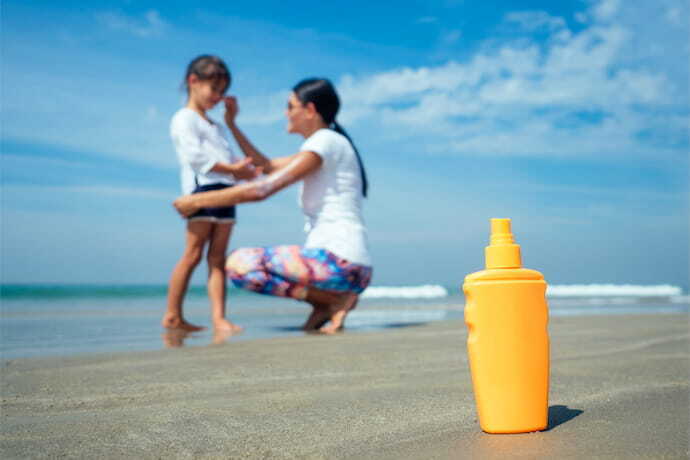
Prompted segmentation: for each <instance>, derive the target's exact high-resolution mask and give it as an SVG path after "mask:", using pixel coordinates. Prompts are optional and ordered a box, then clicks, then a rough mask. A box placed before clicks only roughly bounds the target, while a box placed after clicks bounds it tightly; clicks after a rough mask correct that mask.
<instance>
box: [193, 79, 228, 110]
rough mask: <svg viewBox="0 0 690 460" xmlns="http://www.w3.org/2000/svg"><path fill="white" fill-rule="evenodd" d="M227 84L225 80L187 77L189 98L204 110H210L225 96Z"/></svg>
mask: <svg viewBox="0 0 690 460" xmlns="http://www.w3.org/2000/svg"><path fill="white" fill-rule="evenodd" d="M227 87H228V82H227V81H225V80H200V79H199V78H198V77H197V76H196V75H192V76H190V77H189V98H190V99H192V100H193V101H194V103H195V104H196V105H197V106H199V107H200V108H202V109H204V110H211V109H212V108H213V107H215V105H216V104H218V103H219V102H220V101H221V100H222V99H223V96H224V95H225V91H226V90H227Z"/></svg>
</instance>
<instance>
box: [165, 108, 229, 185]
mask: <svg viewBox="0 0 690 460" xmlns="http://www.w3.org/2000/svg"><path fill="white" fill-rule="evenodd" d="M170 137H172V141H173V144H174V146H175V151H176V152H177V158H178V160H179V161H180V182H181V183H182V193H183V194H185V195H187V194H190V193H192V191H193V190H194V187H195V185H196V184H195V181H194V179H195V177H196V180H197V182H198V184H199V185H207V184H218V183H221V184H228V185H233V184H234V183H235V178H234V177H233V176H231V175H227V174H221V173H216V172H213V171H211V168H213V165H215V164H216V163H219V162H222V163H234V162H235V161H237V159H236V157H235V155H234V154H233V152H232V150H231V149H230V143H229V142H228V139H227V137H226V134H225V130H224V129H223V127H222V126H221V125H219V124H218V123H217V122H215V121H212V122H209V121H207V120H206V119H204V118H203V117H202V116H201V115H199V114H198V113H196V112H195V111H194V110H192V109H189V108H187V107H183V108H181V109H180V110H178V111H177V113H175V115H173V117H172V120H171V121H170Z"/></svg>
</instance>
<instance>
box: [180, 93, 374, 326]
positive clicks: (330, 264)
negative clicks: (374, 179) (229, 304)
mask: <svg viewBox="0 0 690 460" xmlns="http://www.w3.org/2000/svg"><path fill="white" fill-rule="evenodd" d="M225 104H226V112H225V119H226V122H227V125H228V127H229V128H230V131H231V132H232V134H233V136H234V137H235V139H236V140H237V143H238V144H239V146H240V148H241V149H242V150H243V151H244V153H245V155H247V156H248V157H250V158H251V159H252V160H253V162H254V165H256V166H257V167H258V168H257V169H262V170H263V171H264V172H265V173H267V175H266V176H264V177H263V178H261V179H259V180H256V181H253V182H249V183H246V184H243V185H240V186H237V187H233V188H232V189H227V190H221V191H215V192H207V193H199V194H196V195H191V196H185V197H181V198H178V199H177V200H176V201H175V203H174V206H175V207H176V208H177V210H178V211H179V212H180V213H181V214H182V215H185V216H186V215H192V214H194V213H195V212H197V210H198V209H201V208H203V207H207V206H232V205H235V204H238V203H244V202H250V201H260V200H264V199H266V198H268V197H269V196H271V195H272V194H274V193H276V192H277V191H279V190H282V189H283V188H285V187H287V186H289V185H291V184H293V183H295V182H298V181H301V182H302V189H301V193H300V204H301V207H302V210H303V212H304V214H305V217H306V221H307V225H306V231H307V241H306V243H305V244H304V246H277V247H270V248H242V249H238V250H236V251H235V252H233V253H232V255H231V256H230V257H229V258H228V260H227V263H226V270H227V272H228V276H229V277H230V278H231V279H232V281H233V282H234V283H235V285H237V286H238V287H243V288H245V289H250V290H253V291H256V292H259V293H262V294H268V295H277V296H284V297H292V298H294V299H298V300H304V301H306V302H308V303H310V304H311V305H312V307H313V311H312V313H311V315H310V316H309V318H308V319H307V321H306V323H305V324H304V329H305V330H317V329H318V330H320V331H321V332H323V333H329V334H331V333H334V332H336V331H338V330H339V329H340V328H341V327H342V326H343V323H344V320H345V316H346V315H347V313H348V311H349V310H351V309H353V308H354V307H355V305H356V303H357V299H358V295H359V294H360V293H361V292H362V291H364V289H365V288H366V287H367V286H368V284H369V282H370V280H371V274H372V267H371V260H370V257H369V251H368V248H367V241H366V227H365V226H364V222H363V220H362V214H361V209H362V201H363V200H362V198H363V197H365V196H366V194H367V179H366V174H365V171H364V166H363V164H362V161H361V159H360V157H359V153H358V152H357V149H356V148H355V146H354V145H353V143H352V141H351V140H350V138H349V137H348V135H347V134H346V133H345V131H344V130H343V129H342V127H341V126H340V125H339V124H338V123H337V122H336V120H335V117H336V114H337V113H338V109H339V108H340V101H339V99H338V95H337V94H336V92H335V89H334V88H333V85H332V84H331V83H330V82H329V81H328V80H325V79H309V80H303V81H301V82H300V83H298V84H297V85H296V86H295V87H294V88H293V91H292V93H291V94H290V99H289V100H288V104H287V112H286V115H287V119H288V127H287V130H288V132H290V133H295V134H299V135H301V136H302V137H304V138H305V142H304V143H303V144H302V147H301V148H300V151H299V152H297V153H295V154H294V155H291V156H288V157H283V158H275V159H269V158H267V157H265V156H264V155H263V154H261V153H260V152H259V151H258V150H257V149H256V148H255V147H254V146H253V145H252V144H251V142H250V141H249V140H248V139H247V138H246V137H245V136H244V134H243V133H242V132H241V131H240V129H239V128H238V127H237V125H236V124H235V117H236V115H237V112H238V108H237V103H236V100H235V99H234V98H232V97H230V98H226V102H225ZM329 321H330V323H329V324H326V323H328V322H329Z"/></svg>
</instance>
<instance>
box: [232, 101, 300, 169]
mask: <svg viewBox="0 0 690 460" xmlns="http://www.w3.org/2000/svg"><path fill="white" fill-rule="evenodd" d="M239 111H240V108H239V105H238V104H237V98H235V97H234V96H228V97H226V98H225V124H226V125H228V129H230V132H231V133H232V136H233V137H234V138H235V140H236V141H237V145H239V146H240V149H242V152H244V154H245V155H246V156H247V157H249V158H251V159H252V163H254V165H255V166H258V167H261V168H262V169H263V171H264V172H265V173H266V174H270V173H272V172H274V171H276V170H277V169H280V168H282V167H283V166H285V165H287V164H288V163H290V161H291V160H292V159H293V158H294V156H295V155H291V156H288V157H282V158H273V159H271V158H268V157H267V156H265V155H264V154H263V153H261V152H260V151H259V150H258V149H257V148H256V147H254V144H252V143H251V141H250V140H249V139H248V138H247V136H245V135H244V133H243V132H242V131H241V130H240V128H239V127H238V126H237V124H235V118H236V117H237V114H238V113H239Z"/></svg>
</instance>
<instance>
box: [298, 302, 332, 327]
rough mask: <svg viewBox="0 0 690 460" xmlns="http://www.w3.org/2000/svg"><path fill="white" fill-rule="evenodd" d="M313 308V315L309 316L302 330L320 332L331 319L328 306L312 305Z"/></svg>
mask: <svg viewBox="0 0 690 460" xmlns="http://www.w3.org/2000/svg"><path fill="white" fill-rule="evenodd" d="M311 306H312V308H313V310H312V312H311V315H309V317H308V318H307V321H306V322H305V323H304V325H303V326H302V329H303V330H305V331H316V330H318V329H319V328H320V327H321V326H323V325H324V324H326V323H327V322H328V320H329V319H330V317H331V312H330V310H329V308H328V305H322V304H319V303H312V304H311Z"/></svg>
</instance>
